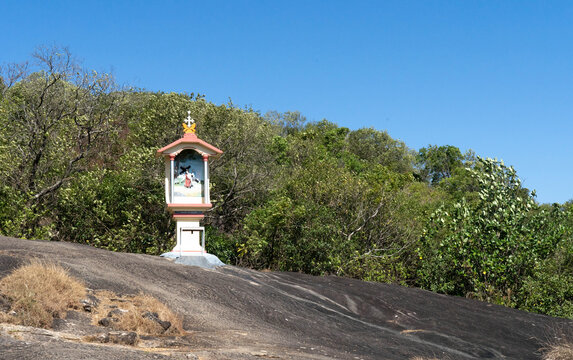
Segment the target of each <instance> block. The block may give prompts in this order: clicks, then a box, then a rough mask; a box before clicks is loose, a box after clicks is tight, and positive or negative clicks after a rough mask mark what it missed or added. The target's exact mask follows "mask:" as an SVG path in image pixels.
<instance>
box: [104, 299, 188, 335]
mask: <svg viewBox="0 0 573 360" xmlns="http://www.w3.org/2000/svg"><path fill="white" fill-rule="evenodd" d="M96 297H97V298H98V299H99V300H100V304H99V305H98V306H97V308H96V309H95V316H94V318H93V319H94V320H93V321H94V324H97V322H98V321H99V320H101V319H103V318H106V317H108V315H109V313H110V311H115V310H116V309H117V311H116V314H113V316H112V317H113V318H114V319H116V320H117V321H114V322H111V327H112V328H113V329H114V330H121V331H134V332H136V333H138V334H140V335H184V334H185V331H184V330H183V323H182V321H181V318H180V317H179V316H177V315H176V314H175V313H173V311H171V310H170V309H169V308H168V307H167V306H166V305H165V304H163V303H161V302H160V301H159V300H157V299H156V298H154V297H152V296H149V295H143V294H140V295H135V296H131V295H127V296H121V297H119V296H117V295H115V294H114V293H112V292H110V291H98V292H96ZM145 313H155V314H157V318H159V319H161V320H162V321H169V322H170V323H171V326H170V327H169V328H168V329H167V330H165V329H164V328H163V327H162V326H161V325H160V324H159V323H158V322H157V321H154V320H151V319H149V318H146V317H144V316H143V315H144V314H145Z"/></svg>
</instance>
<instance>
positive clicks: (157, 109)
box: [0, 49, 573, 317]
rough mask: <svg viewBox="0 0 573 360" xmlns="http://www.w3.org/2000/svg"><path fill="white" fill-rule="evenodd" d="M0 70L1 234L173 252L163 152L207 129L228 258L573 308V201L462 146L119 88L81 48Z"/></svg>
mask: <svg viewBox="0 0 573 360" xmlns="http://www.w3.org/2000/svg"><path fill="white" fill-rule="evenodd" d="M33 59H34V60H33V62H32V63H30V64H24V65H7V66H5V67H4V69H3V72H2V77H0V150H1V151H0V184H1V185H0V233H1V234H3V235H8V236H16V237H24V238H36V239H46V240H59V241H73V242H81V243H86V244H91V245H94V246H98V247H102V248H106V249H110V250H114V251H128V252H141V253H148V254H160V253H162V252H165V251H168V250H170V249H171V248H172V247H173V245H174V244H173V242H174V223H173V221H172V219H171V218H170V216H169V214H168V213H167V212H166V210H165V206H164V190H163V171H164V167H163V164H162V161H163V160H162V159H158V158H156V157H155V152H156V150H157V149H159V148H160V147H162V146H164V145H166V144H168V143H170V142H172V141H174V140H176V139H177V138H179V137H180V136H181V133H180V129H181V125H180V124H181V122H182V119H183V117H184V116H185V114H186V113H187V110H190V111H191V113H192V115H193V117H194V118H195V119H196V121H197V128H198V135H199V136H200V137H201V138H202V139H203V140H205V141H207V142H209V143H212V144H214V145H216V146H217V147H219V148H221V149H223V150H224V152H225V153H224V154H223V155H222V156H221V157H220V158H219V159H216V160H214V161H212V162H211V164H210V165H211V186H212V189H211V198H212V203H213V205H214V206H213V209H212V210H211V211H209V212H208V213H207V214H206V218H205V225H206V228H207V232H208V234H207V236H208V241H207V247H208V251H209V252H211V253H214V254H216V255H217V256H219V257H220V258H221V260H223V261H224V262H226V263H229V264H236V265H241V266H247V267H252V268H256V269H273V270H284V271H301V272H306V273H310V274H336V275H340V276H349V277H355V278H359V279H364V280H370V281H383V282H394V283H400V284H405V285H408V286H418V287H423V288H427V289H431V290H433V291H438V292H442V293H446V294H452V295H459V296H469V297H474V298H478V299H483V300H486V301H491V302H495V303H499V304H505V305H507V306H512V307H517V308H520V309H525V310H529V311H534V312H541V313H546V314H550V315H554V316H565V317H573V285H572V284H573V204H571V203H565V204H554V205H551V206H549V205H540V204H538V203H537V202H536V201H535V193H534V192H531V191H529V189H526V188H524V187H523V186H522V184H521V182H520V180H519V178H518V176H517V173H516V171H515V170H514V169H513V168H512V167H508V166H506V165H505V164H503V163H502V162H500V161H497V160H492V159H483V158H481V157H479V156H477V155H476V154H474V153H473V152H468V153H466V154H463V153H461V151H460V150H459V149H458V148H456V147H454V146H451V145H444V146H438V145H429V146H428V147H426V148H422V149H420V150H419V151H414V150H412V149H409V148H408V147H407V146H406V144H404V143H403V142H401V141H398V140H396V139H393V138H392V137H391V136H390V135H389V134H388V133H387V132H386V131H379V130H376V129H371V128H364V129H358V130H350V129H347V128H344V127H339V126H338V125H336V124H333V123H331V122H329V121H327V120H322V121H319V122H308V121H306V119H305V118H304V116H302V115H301V114H300V113H298V112H286V113H276V112H271V113H267V114H260V113H258V112H257V111H254V110H252V109H249V108H244V109H242V108H238V107H236V106H234V105H233V104H232V103H229V104H225V105H215V104H213V103H211V102H209V101H207V100H206V99H205V98H204V97H203V96H200V95H195V94H176V93H153V92H147V91H143V90H134V89H120V88H118V87H117V86H115V84H114V83H113V79H112V78H111V77H110V76H109V75H108V74H99V73H96V72H93V71H85V70H82V69H81V68H80V67H79V66H78V65H77V64H76V63H75V62H74V60H73V58H72V56H71V54H69V52H67V51H66V50H65V49H40V50H38V51H37V52H36V53H35V55H34V58H33Z"/></svg>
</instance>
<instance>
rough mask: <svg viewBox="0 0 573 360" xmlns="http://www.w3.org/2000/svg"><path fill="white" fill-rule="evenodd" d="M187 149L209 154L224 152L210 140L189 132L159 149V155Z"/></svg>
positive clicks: (215, 154)
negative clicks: (210, 142) (207, 140)
mask: <svg viewBox="0 0 573 360" xmlns="http://www.w3.org/2000/svg"><path fill="white" fill-rule="evenodd" d="M185 149H193V150H196V151H198V152H200V153H203V154H205V155H209V156H218V155H221V154H222V153H223V151H222V150H220V149H218V148H216V147H215V146H213V145H211V144H209V143H208V142H205V141H203V140H201V139H199V138H198V137H197V135H195V134H192V133H188V134H185V135H184V136H183V137H182V138H180V139H179V140H176V141H174V142H172V143H171V144H169V145H167V146H165V147H163V148H161V149H159V150H157V156H160V155H172V154H178V153H179V152H181V151H183V150H185Z"/></svg>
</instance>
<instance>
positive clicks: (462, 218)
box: [418, 157, 563, 305]
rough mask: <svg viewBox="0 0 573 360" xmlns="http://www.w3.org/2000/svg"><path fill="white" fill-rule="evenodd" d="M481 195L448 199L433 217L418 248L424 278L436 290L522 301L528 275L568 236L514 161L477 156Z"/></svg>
mask: <svg viewBox="0 0 573 360" xmlns="http://www.w3.org/2000/svg"><path fill="white" fill-rule="evenodd" d="M466 171H468V172H469V173H470V175H471V177H472V178H473V179H474V180H475V182H476V183H477V184H478V187H479V192H478V197H479V198H478V200H477V201H475V202H468V201H466V200H465V199H462V200H461V201H458V202H453V203H446V204H444V206H442V207H441V208H439V209H438V210H436V211H435V212H434V213H433V214H432V215H431V217H430V220H429V222H428V225H427V227H426V229H425V231H424V233H423V236H422V240H421V243H420V247H419V249H418V253H419V259H420V262H419V264H420V267H419V270H418V283H419V285H420V286H422V287H425V288H428V289H431V290H433V291H438V292H443V293H447V294H452V295H462V296H475V297H478V298H481V299H487V300H490V301H496V302H501V303H505V304H506V305H516V299H515V298H513V299H512V296H514V297H515V296H516V294H518V293H519V291H520V289H521V286H522V284H523V281H524V279H525V277H526V276H528V275H531V274H532V273H533V271H534V269H535V267H536V266H537V265H538V264H539V263H540V262H541V261H542V260H543V259H545V258H547V257H548V256H549V255H550V254H551V253H552V252H553V251H554V249H555V245H556V244H557V243H559V241H560V240H561V239H562V237H563V227H562V226H556V223H555V222H552V221H548V215H547V213H546V212H545V211H543V210H539V209H538V207H537V205H536V203H535V201H534V195H530V194H529V192H527V191H524V189H523V188H522V186H521V181H520V180H519V178H518V177H517V174H516V172H515V170H514V169H513V168H512V167H507V166H505V165H504V164H503V163H502V162H499V161H496V160H492V159H482V158H479V157H478V158H477V164H476V166H475V167H474V168H473V169H470V168H468V169H467V170H466Z"/></svg>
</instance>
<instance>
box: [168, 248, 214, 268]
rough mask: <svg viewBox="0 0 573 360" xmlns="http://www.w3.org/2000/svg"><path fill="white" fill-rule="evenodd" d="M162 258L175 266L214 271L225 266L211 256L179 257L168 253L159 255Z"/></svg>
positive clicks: (176, 254) (177, 254)
mask: <svg viewBox="0 0 573 360" xmlns="http://www.w3.org/2000/svg"><path fill="white" fill-rule="evenodd" d="M161 256H162V257H164V258H167V259H169V260H172V261H175V263H177V264H183V265H190V266H199V267H202V268H205V269H214V268H216V267H219V266H225V263H224V262H222V261H221V260H219V258H218V257H216V256H215V255H213V254H207V253H205V254H203V255H199V256H179V253H174V252H168V253H165V254H161Z"/></svg>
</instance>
